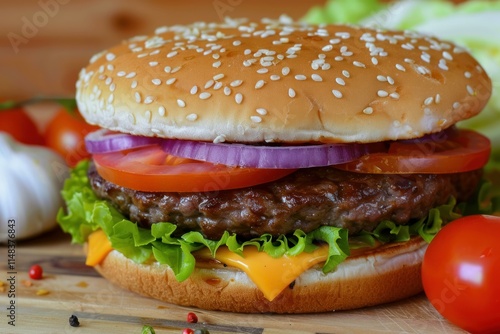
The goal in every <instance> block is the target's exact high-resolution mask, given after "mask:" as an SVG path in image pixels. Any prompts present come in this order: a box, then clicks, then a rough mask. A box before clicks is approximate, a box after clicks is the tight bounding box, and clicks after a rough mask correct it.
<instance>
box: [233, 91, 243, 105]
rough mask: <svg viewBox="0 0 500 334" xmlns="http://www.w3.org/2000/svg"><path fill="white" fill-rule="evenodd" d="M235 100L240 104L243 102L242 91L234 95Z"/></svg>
mask: <svg viewBox="0 0 500 334" xmlns="http://www.w3.org/2000/svg"><path fill="white" fill-rule="evenodd" d="M234 101H235V102H236V103H238V104H241V102H243V95H242V94H241V93H237V94H236V95H235V96H234Z"/></svg>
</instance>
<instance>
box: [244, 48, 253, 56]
mask: <svg viewBox="0 0 500 334" xmlns="http://www.w3.org/2000/svg"><path fill="white" fill-rule="evenodd" d="M251 53H252V50H250V49H246V50H245V51H244V52H243V54H244V55H245V56H248V55H249V54H251Z"/></svg>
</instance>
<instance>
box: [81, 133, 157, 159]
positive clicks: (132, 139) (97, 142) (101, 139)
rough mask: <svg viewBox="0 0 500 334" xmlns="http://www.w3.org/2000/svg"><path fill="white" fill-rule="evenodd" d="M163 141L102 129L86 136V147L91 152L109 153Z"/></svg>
mask: <svg viewBox="0 0 500 334" xmlns="http://www.w3.org/2000/svg"><path fill="white" fill-rule="evenodd" d="M161 141H162V139H161V138H155V137H144V136H134V135H131V134H125V133H118V132H112V131H109V130H107V129H100V130H97V131H94V132H91V133H89V134H88V135H87V136H86V137H85V147H86V149H87V151H88V152H89V153H91V154H95V153H109V152H117V151H123V150H128V149H132V148H137V147H144V146H150V145H154V144H159V143H160V142H161Z"/></svg>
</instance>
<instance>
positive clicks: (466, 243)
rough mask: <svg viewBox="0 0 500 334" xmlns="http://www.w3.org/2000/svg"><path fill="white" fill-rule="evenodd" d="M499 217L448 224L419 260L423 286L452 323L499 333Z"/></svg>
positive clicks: (470, 328)
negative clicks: (420, 261)
mask: <svg viewBox="0 0 500 334" xmlns="http://www.w3.org/2000/svg"><path fill="white" fill-rule="evenodd" d="M499 239H500V217H496V216H486V215H473V216H466V217H463V218H460V219H457V220H455V221H453V222H451V223H449V224H448V225H446V226H445V227H444V228H443V229H442V230H441V231H440V232H438V234H437V235H436V236H435V238H434V239H433V240H432V242H431V243H430V244H429V247H428V248H427V251H426V253H425V255H424V260H423V263H422V280H423V285H424V290H425V293H426V295H427V297H428V298H429V300H430V302H431V303H432V305H433V306H434V307H435V308H436V309H437V311H438V312H439V313H441V314H442V315H443V316H444V317H445V318H446V319H448V320H449V321H450V322H452V323H454V324H456V325H457V326H460V327H461V328H463V329H465V330H467V331H469V332H472V333H500V284H499V282H498V280H499V278H500V242H499Z"/></svg>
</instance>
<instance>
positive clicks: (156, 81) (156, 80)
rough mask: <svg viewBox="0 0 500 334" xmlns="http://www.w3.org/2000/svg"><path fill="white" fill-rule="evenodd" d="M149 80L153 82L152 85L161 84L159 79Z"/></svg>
mask: <svg viewBox="0 0 500 334" xmlns="http://www.w3.org/2000/svg"><path fill="white" fill-rule="evenodd" d="M151 82H152V83H153V85H156V86H159V85H161V80H160V79H153V80H151Z"/></svg>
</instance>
